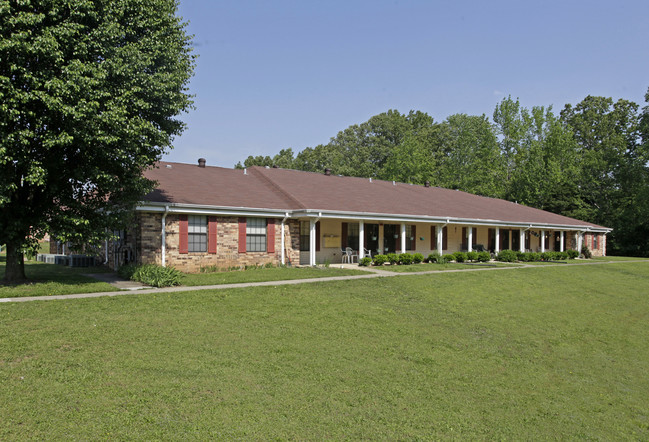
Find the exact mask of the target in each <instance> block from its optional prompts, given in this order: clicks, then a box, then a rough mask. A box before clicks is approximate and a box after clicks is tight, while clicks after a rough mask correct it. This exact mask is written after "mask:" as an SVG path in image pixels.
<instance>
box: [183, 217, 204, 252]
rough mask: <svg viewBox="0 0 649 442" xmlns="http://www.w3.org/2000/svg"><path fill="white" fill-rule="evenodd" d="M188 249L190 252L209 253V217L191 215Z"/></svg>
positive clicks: (188, 230)
mask: <svg viewBox="0 0 649 442" xmlns="http://www.w3.org/2000/svg"><path fill="white" fill-rule="evenodd" d="M188 221H189V222H188V224H187V233H188V238H187V240H188V241H187V249H188V251H189V252H207V217H206V216H201V215H189V219H188Z"/></svg>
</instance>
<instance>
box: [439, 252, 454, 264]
mask: <svg viewBox="0 0 649 442" xmlns="http://www.w3.org/2000/svg"><path fill="white" fill-rule="evenodd" d="M451 261H455V255H453V254H450V253H447V254H446V255H442V258H441V261H439V263H440V264H446V263H447V262H451Z"/></svg>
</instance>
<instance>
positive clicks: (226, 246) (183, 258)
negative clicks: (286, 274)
mask: <svg viewBox="0 0 649 442" xmlns="http://www.w3.org/2000/svg"><path fill="white" fill-rule="evenodd" d="M216 221H217V243H216V251H217V253H215V254H212V253H207V252H189V253H180V252H179V242H180V215H178V214H169V215H167V218H166V249H167V250H166V255H165V260H166V265H168V266H173V267H175V268H177V269H179V270H181V271H183V272H198V271H200V269H201V267H211V266H214V267H218V268H229V267H243V266H249V265H264V264H267V263H272V264H273V265H279V264H280V263H281V246H282V238H281V224H280V222H281V220H280V219H276V224H275V253H268V252H246V253H239V219H238V218H237V217H225V216H218V217H217V219H216ZM161 229H162V214H157V213H140V214H138V223H137V229H136V230H137V234H136V248H137V250H138V258H139V259H138V262H141V263H143V264H148V263H150V264H162V250H161ZM284 230H285V232H284V244H285V246H286V250H285V253H286V263H287V264H288V263H289V262H290V263H292V264H293V265H296V264H297V263H298V262H299V250H300V248H299V240H300V237H299V222H298V221H297V220H289V221H287V222H286V224H285V229H284Z"/></svg>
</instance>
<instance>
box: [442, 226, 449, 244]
mask: <svg viewBox="0 0 649 442" xmlns="http://www.w3.org/2000/svg"><path fill="white" fill-rule="evenodd" d="M442 250H448V229H447V227H446V226H444V228H443V229H442Z"/></svg>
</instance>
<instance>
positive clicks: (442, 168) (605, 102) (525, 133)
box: [236, 91, 649, 256]
mask: <svg viewBox="0 0 649 442" xmlns="http://www.w3.org/2000/svg"><path fill="white" fill-rule="evenodd" d="M645 98H646V101H647V102H649V91H648V92H647V95H646V97H645ZM254 165H257V166H278V167H282V168H290V169H298V170H306V171H313V172H321V171H323V170H324V169H325V168H330V169H332V171H333V173H334V174H339V175H347V176H359V177H372V178H377V179H385V180H397V181H402V182H406V183H413V184H423V183H424V182H426V181H430V182H431V184H432V185H435V186H439V187H446V188H453V189H461V190H464V191H467V192H471V193H475V194H479V195H484V196H490V197H496V198H504V199H507V200H510V201H516V202H518V203H519V204H525V205H529V206H533V207H537V208H540V209H544V210H548V211H551V212H554V213H559V214H562V215H566V216H571V217H575V218H578V219H582V220H586V221H589V222H594V223H597V224H600V225H604V226H607V227H611V228H613V229H614V230H613V232H612V234H611V235H609V238H608V253H610V254H627V255H638V256H649V106H646V107H645V108H644V109H642V110H641V109H640V106H639V105H638V104H636V103H633V102H630V101H627V100H623V99H620V100H618V101H614V100H612V99H611V98H605V97H593V96H588V97H586V98H585V99H584V100H583V101H581V102H580V103H578V104H577V105H574V106H573V105H570V104H568V105H566V106H565V108H564V109H563V110H562V111H561V112H560V113H559V114H558V115H557V114H556V113H554V111H553V110H552V107H543V106H535V107H532V108H531V109H527V108H525V107H523V106H521V104H520V102H519V101H518V100H513V99H512V98H511V97H508V98H505V99H503V100H502V101H501V102H500V103H498V104H497V105H496V109H495V110H494V113H493V119H492V120H489V118H488V117H486V116H485V115H482V116H473V115H466V114H456V115H451V116H449V117H448V118H447V119H446V120H444V121H442V122H436V121H434V120H433V118H432V117H430V116H429V115H427V114H426V113H423V112H419V111H410V112H409V113H408V114H401V113H399V112H398V111H396V110H389V111H388V112H385V113H382V114H379V115H375V116H373V117H371V118H370V119H369V120H368V121H366V122H364V123H361V124H355V125H352V126H350V127H348V128H347V129H345V130H343V131H341V132H339V133H338V135H336V136H335V137H333V138H332V139H331V140H330V141H329V143H328V144H323V145H318V146H316V147H313V148H312V147H307V148H305V149H304V150H302V151H301V152H298V153H297V154H295V153H294V152H293V150H292V149H290V148H289V149H284V150H281V151H280V152H279V153H278V154H277V155H275V156H273V157H270V156H266V157H263V156H257V157H253V156H250V157H248V158H247V159H246V160H245V161H244V163H243V165H242V164H241V163H239V164H237V165H236V167H244V166H246V167H249V166H254Z"/></svg>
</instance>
